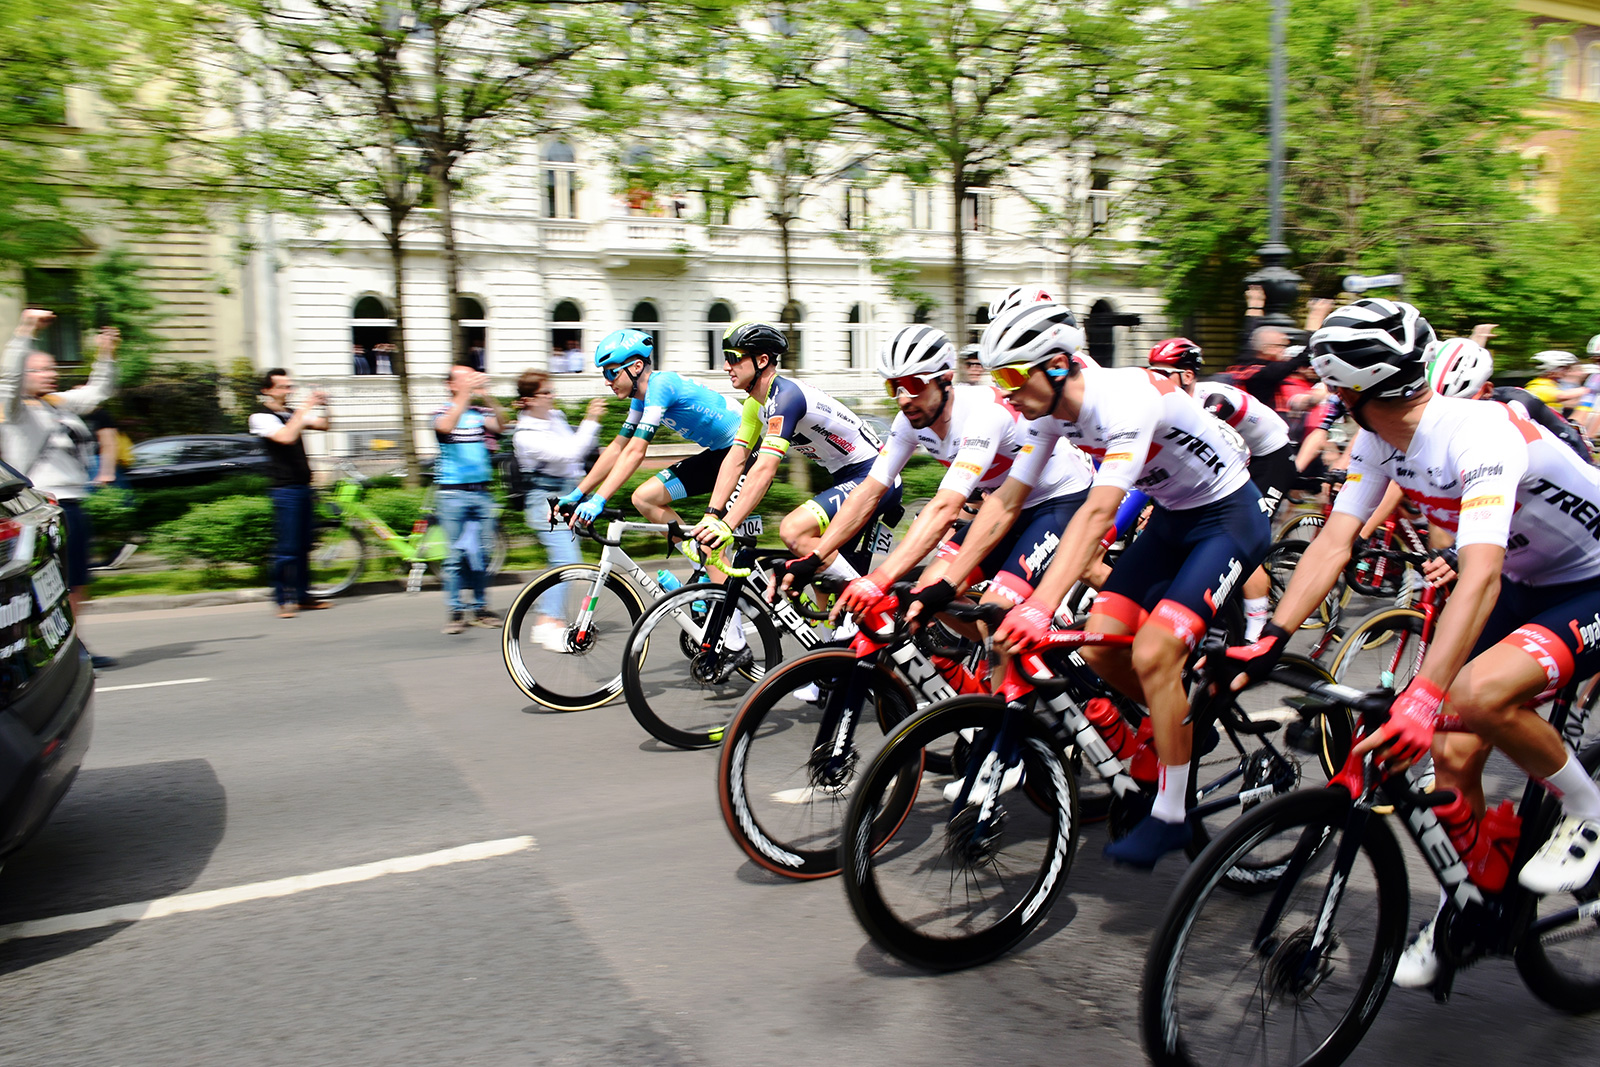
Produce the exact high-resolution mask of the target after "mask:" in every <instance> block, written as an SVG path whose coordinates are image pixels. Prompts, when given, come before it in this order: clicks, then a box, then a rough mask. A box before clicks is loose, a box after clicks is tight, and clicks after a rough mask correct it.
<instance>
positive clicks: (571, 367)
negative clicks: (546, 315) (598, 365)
mask: <svg viewBox="0 0 1600 1067" xmlns="http://www.w3.org/2000/svg"><path fill="white" fill-rule="evenodd" d="M550 322H551V326H550V372H551V373H552V374H577V373H579V372H580V371H582V370H583V368H584V363H585V360H584V352H583V309H582V308H580V307H579V306H578V305H577V304H576V303H575V302H573V301H571V300H563V301H561V302H560V303H558V304H556V306H555V308H554V309H553V310H552V311H551V312H550Z"/></svg>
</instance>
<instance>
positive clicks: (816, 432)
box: [694, 322, 900, 578]
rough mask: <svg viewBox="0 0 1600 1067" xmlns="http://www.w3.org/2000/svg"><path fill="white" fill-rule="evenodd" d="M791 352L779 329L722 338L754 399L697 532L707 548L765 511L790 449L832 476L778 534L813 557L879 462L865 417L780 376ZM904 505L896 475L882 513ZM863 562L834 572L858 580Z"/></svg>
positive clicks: (731, 374)
mask: <svg viewBox="0 0 1600 1067" xmlns="http://www.w3.org/2000/svg"><path fill="white" fill-rule="evenodd" d="M788 348H789V344H788V342H787V341H786V340H784V336H783V334H782V333H781V332H780V331H779V330H778V328H777V327H775V326H772V325H769V324H767V323H764V322H745V323H736V324H735V325H733V326H730V327H729V328H728V331H727V332H726V333H725V334H724V335H723V337H722V358H723V361H724V363H725V364H726V365H727V368H728V378H729V380H730V381H732V382H733V384H734V387H735V388H737V389H740V390H743V391H744V392H745V393H746V394H748V396H749V399H748V400H746V401H745V402H744V409H743V412H742V414H741V417H740V420H739V430H738V433H737V435H736V436H735V438H734V442H733V448H732V449H731V450H730V451H729V453H728V458H727V459H726V460H724V461H723V463H722V471H721V473H720V474H718V476H717V485H716V488H715V489H713V490H712V492H711V506H710V507H709V508H707V510H706V515H705V517H704V518H703V519H701V520H700V523H699V525H697V526H696V527H695V529H694V535H695V537H696V538H698V539H699V541H700V542H701V543H702V544H704V545H706V546H707V547H708V548H713V549H716V548H720V547H721V546H723V545H726V544H727V543H728V542H729V541H730V540H732V538H733V530H734V528H735V527H737V526H738V525H739V524H740V523H741V522H743V521H744V520H745V519H746V518H748V517H749V516H750V515H751V513H753V512H754V511H755V509H756V507H757V506H759V505H760V503H761V498H762V497H763V496H765V495H766V492H767V489H768V488H769V487H770V486H771V485H772V479H773V476H774V475H775V474H776V473H777V471H778V464H779V463H780V462H782V461H783V457H784V456H785V455H787V454H788V451H789V449H790V448H791V447H792V448H794V449H795V450H796V451H798V452H800V453H801V454H802V455H804V456H806V457H808V458H810V459H812V460H814V461H815V462H816V463H817V464H818V465H819V466H821V467H822V468H823V469H824V470H826V471H827V472H828V475H829V480H830V482H831V485H830V486H829V488H827V489H825V490H823V491H822V492H820V493H818V494H817V495H816V496H814V497H812V498H811V499H810V500H807V501H806V502H805V503H803V504H801V505H800V506H799V507H798V508H795V509H794V510H793V511H791V512H790V513H789V514H788V515H786V516H784V519H783V523H782V525H781V526H780V527H779V529H778V535H779V536H780V537H781V538H783V543H784V544H785V545H787V546H788V547H789V549H790V551H792V552H794V553H795V554H796V555H800V556H804V555H808V554H809V553H811V552H812V551H813V550H814V549H815V548H816V546H817V543H818V541H820V540H821V538H822V532H823V531H824V530H826V529H827V528H828V523H829V522H830V521H831V520H832V519H833V516H834V515H835V514H836V513H837V512H838V510H839V506H840V505H841V504H843V503H844V500H845V497H847V496H849V495H850V491H851V490H852V489H854V488H855V487H856V486H857V485H859V484H860V483H861V480H862V479H863V478H865V477H866V476H867V472H868V471H869V470H871V469H872V464H873V463H874V462H875V461H876V460H877V458H878V452H879V447H880V446H879V442H878V439H877V437H875V436H874V435H873V433H872V431H871V430H869V429H868V428H867V426H866V424H865V423H864V422H862V421H861V417H860V416H859V415H857V414H856V413H855V412H853V411H851V410H850V409H849V408H847V407H845V406H844V405H843V404H841V403H840V402H839V401H837V400H835V399H833V398H832V397H830V396H828V395H827V394H826V393H823V392H821V391H820V390H818V389H814V388H812V387H811V386H810V385H807V384H806V383H804V382H797V381H793V380H791V379H788V378H784V377H781V376H780V375H779V374H778V360H779V358H780V357H782V356H783V354H784V353H785V352H787V351H788ZM751 457H754V458H753V461H752V460H751ZM747 461H749V471H748V473H747V474H745V473H744V472H745V468H746V463H747ZM741 474H743V476H744V480H743V483H742V485H741V482H740V477H741ZM736 489H737V493H736V492H735V490H736ZM899 501H900V479H899V478H898V477H896V478H895V479H894V485H893V486H891V487H890V489H889V492H888V493H887V494H886V495H885V496H884V498H883V500H882V502H881V504H880V510H891V509H895V508H896V507H897V505H898V504H899ZM863 556H870V553H855V552H851V553H844V554H841V556H840V558H839V559H838V560H836V561H835V563H834V565H833V566H832V567H829V568H828V571H829V572H830V573H835V574H838V575H839V576H840V577H845V578H857V577H860V568H861V567H863V566H865V565H866V563H867V562H868V559H864V558H862V557H863Z"/></svg>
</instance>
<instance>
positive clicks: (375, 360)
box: [372, 341, 395, 374]
mask: <svg viewBox="0 0 1600 1067" xmlns="http://www.w3.org/2000/svg"><path fill="white" fill-rule="evenodd" d="M394 352H395V347H394V345H392V344H390V343H389V342H388V341H384V342H382V343H381V344H376V345H373V346H372V365H373V370H374V373H377V374H393V373H394Z"/></svg>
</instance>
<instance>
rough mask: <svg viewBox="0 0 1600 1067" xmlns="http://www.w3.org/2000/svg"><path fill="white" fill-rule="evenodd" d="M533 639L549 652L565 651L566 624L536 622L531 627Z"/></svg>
mask: <svg viewBox="0 0 1600 1067" xmlns="http://www.w3.org/2000/svg"><path fill="white" fill-rule="evenodd" d="M533 639H534V640H535V641H536V642H538V643H539V644H540V645H543V646H544V647H545V648H546V649H548V650H550V651H551V652H566V651H567V627H566V624H565V623H560V622H541V623H538V624H537V625H535V626H534V628H533Z"/></svg>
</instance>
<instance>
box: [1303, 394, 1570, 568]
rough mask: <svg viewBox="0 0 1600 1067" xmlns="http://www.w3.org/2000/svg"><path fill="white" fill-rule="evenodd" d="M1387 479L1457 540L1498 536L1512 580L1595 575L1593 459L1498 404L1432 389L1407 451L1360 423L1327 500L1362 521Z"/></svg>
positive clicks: (1484, 541) (1487, 540) (1380, 496)
mask: <svg viewBox="0 0 1600 1067" xmlns="http://www.w3.org/2000/svg"><path fill="white" fill-rule="evenodd" d="M1391 480H1393V481H1395V482H1397V483H1399V485H1400V488H1401V489H1403V490H1404V491H1405V494H1406V496H1407V497H1409V498H1410V499H1411V500H1412V501H1414V502H1415V503H1416V504H1418V505H1419V506H1420V507H1421V508H1422V512H1423V514H1424V515H1426V516H1427V517H1428V521H1429V522H1431V523H1437V524H1438V525H1439V526H1440V527H1442V528H1444V529H1446V530H1449V531H1451V532H1452V533H1454V534H1455V536H1456V544H1457V545H1479V544H1488V545H1503V546H1504V547H1505V550H1506V559H1505V564H1504V566H1503V568H1502V573H1503V574H1504V575H1505V576H1506V577H1507V578H1509V579H1510V580H1511V581H1514V582H1522V583H1525V584H1527V585H1535V586H1538V585H1560V584H1562V583H1565V582H1576V581H1582V580H1584V579H1588V578H1594V577H1596V576H1600V469H1596V468H1594V467H1590V466H1588V465H1586V464H1585V463H1584V462H1583V460H1581V459H1579V458H1578V456H1577V455H1576V454H1575V453H1574V452H1573V451H1572V449H1570V448H1569V447H1567V446H1566V445H1565V444H1563V443H1562V442H1561V440H1560V439H1559V438H1557V437H1556V436H1555V435H1554V434H1552V433H1551V432H1550V431H1549V430H1547V429H1545V428H1544V427H1542V426H1540V425H1539V424H1538V423H1536V422H1533V421H1531V420H1530V419H1528V418H1527V417H1526V416H1525V415H1524V414H1522V412H1520V411H1518V410H1514V409H1512V408H1511V407H1509V406H1507V405H1505V404H1497V403H1494V402H1492V401H1483V400H1468V399H1466V398H1464V397H1447V396H1434V397H1432V398H1431V399H1430V400H1429V401H1428V405H1427V407H1426V408H1424V409H1423V412H1422V419H1421V420H1420V421H1419V422H1418V423H1417V430H1416V433H1415V434H1414V435H1413V437H1412V438H1411V448H1410V450H1409V451H1407V452H1401V451H1400V450H1399V449H1397V448H1394V447H1393V446H1391V445H1389V444H1387V443H1385V442H1384V441H1383V440H1382V439H1381V438H1380V437H1378V435H1377V434H1374V433H1372V432H1371V431H1368V430H1362V431H1361V432H1360V433H1359V434H1357V435H1356V439H1355V441H1354V442H1352V443H1351V445H1350V472H1349V474H1348V475H1347V476H1346V479H1345V485H1344V489H1343V490H1342V491H1341V492H1340V493H1339V497H1338V500H1337V501H1336V502H1335V503H1334V506H1333V510H1334V511H1336V512H1342V513H1343V514H1346V515H1353V516H1354V517H1356V518H1358V519H1360V520H1361V521H1363V522H1365V521H1366V520H1367V519H1369V518H1371V517H1372V513H1373V512H1374V511H1376V510H1377V508H1378V503H1379V501H1381V500H1382V499H1383V491H1384V490H1385V489H1386V488H1388V485H1389V482H1390V481H1391Z"/></svg>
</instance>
